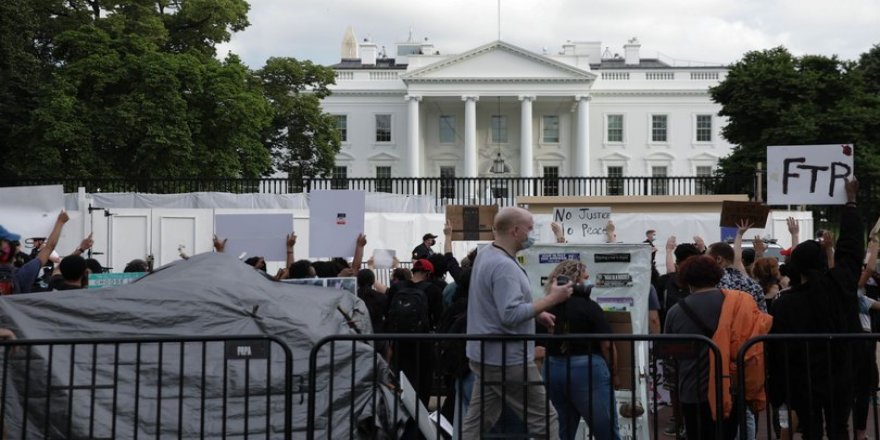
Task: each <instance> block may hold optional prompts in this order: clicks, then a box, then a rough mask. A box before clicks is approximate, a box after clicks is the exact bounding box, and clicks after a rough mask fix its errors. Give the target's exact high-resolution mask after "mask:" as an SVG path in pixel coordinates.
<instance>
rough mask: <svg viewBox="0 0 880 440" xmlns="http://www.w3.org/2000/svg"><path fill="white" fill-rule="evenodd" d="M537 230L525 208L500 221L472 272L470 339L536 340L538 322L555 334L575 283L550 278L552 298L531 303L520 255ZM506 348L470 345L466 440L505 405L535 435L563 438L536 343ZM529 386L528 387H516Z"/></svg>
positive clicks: (502, 215)
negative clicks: (554, 311) (559, 308)
mask: <svg viewBox="0 0 880 440" xmlns="http://www.w3.org/2000/svg"><path fill="white" fill-rule="evenodd" d="M534 228H535V221H534V219H532V214H531V213H529V212H528V211H526V210H525V209H522V208H504V209H502V210H500V211H499V212H498V214H497V215H496V216H495V228H494V229H495V231H494V233H495V241H494V242H492V244H491V245H490V246H486V247H484V248H483V249H481V250H480V252H479V253H478V254H477V258H476V261H475V262H474V265H473V269H472V272H471V285H470V292H469V295H468V297H469V300H468V311H467V332H468V334H470V335H497V334H510V335H533V334H535V322H536V321H537V322H538V323H539V324H541V325H543V326H544V327H546V328H547V329H548V330H550V331H552V329H553V324H554V322H555V317H554V316H553V315H551V314H550V313H547V310H548V309H550V308H551V307H553V306H554V305H556V304H559V303H562V302H564V301H565V300H566V299H568V297H569V296H571V293H572V283H571V282H570V281H569V282H568V283H566V284H565V285H562V286H559V285H557V283H556V280H551V282H552V283H553V286H552V287H551V288H550V293H549V294H547V295H546V296H544V297H542V298H540V299H538V300H536V301H532V292H531V284H530V283H529V277H528V275H527V274H526V271H525V269H523V267H522V266H520V265H519V263H518V262H517V261H516V258H515V256H516V253H517V252H518V251H520V250H522V249H526V248H528V247H530V246H531V245H532V244H534V242H535V236H536V231H535V230H534ZM503 345H505V343H501V342H491V341H489V342H481V341H468V343H467V357H468V359H469V360H470V368H471V371H472V372H473V374H474V375H475V378H476V380H475V381H474V386H473V394H472V396H471V401H470V405H469V407H468V412H467V415H466V416H465V419H464V422H463V436H462V438H464V439H478V438H480V437H481V436H482V435H483V433H485V432H487V431H488V430H489V428H491V427H492V426H493V425H494V424H495V422H496V421H497V420H498V418H499V416H500V415H501V409H502V407H503V406H507V407H508V408H510V409H512V410H513V411H514V412H515V413H517V415H519V417H520V420H525V421H526V424H527V425H528V429H529V435H530V436H536V437H538V436H539V437H540V438H545V435H549V437H546V438H553V439H556V438H559V425H558V419H557V415H556V410H554V409H553V406H552V405H549V404H548V403H547V402H548V400H547V398H546V395H545V390H544V386H543V385H542V379H541V376H540V374H539V372H538V368H537V366H535V343H534V341H529V342H528V343H526V344H523V343H522V341H518V342H510V343H506V347H503V348H502V346H503ZM502 372H503V373H502ZM502 377H503V381H504V383H505V385H504V386H502V385H501V383H502ZM524 380H525V381H527V382H528V383H529V384H528V385H525V384H522V385H520V384H516V383H513V382H524ZM502 388H503V389H504V390H503V392H502ZM502 399H503V400H502ZM481 412H482V414H481Z"/></svg>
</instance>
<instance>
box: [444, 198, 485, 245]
mask: <svg viewBox="0 0 880 440" xmlns="http://www.w3.org/2000/svg"><path fill="white" fill-rule="evenodd" d="M495 214H498V206H497V205H485V206H462V205H449V206H447V207H446V221H447V222H449V226H450V227H451V228H452V241H463V240H473V241H476V240H493V239H494V238H495V237H494V235H493V234H492V225H493V223H494V222H495Z"/></svg>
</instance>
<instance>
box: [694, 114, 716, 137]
mask: <svg viewBox="0 0 880 440" xmlns="http://www.w3.org/2000/svg"><path fill="white" fill-rule="evenodd" d="M697 142H712V115H697Z"/></svg>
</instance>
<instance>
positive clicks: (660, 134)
mask: <svg viewBox="0 0 880 440" xmlns="http://www.w3.org/2000/svg"><path fill="white" fill-rule="evenodd" d="M668 122H669V117H668V116H667V115H651V142H667V139H668V137H667V132H666V130H667V128H668V125H667V123H668Z"/></svg>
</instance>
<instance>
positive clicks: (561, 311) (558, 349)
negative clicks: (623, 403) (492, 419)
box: [544, 260, 620, 440]
mask: <svg viewBox="0 0 880 440" xmlns="http://www.w3.org/2000/svg"><path fill="white" fill-rule="evenodd" d="M559 276H565V277H567V278H568V279H570V280H572V281H573V282H574V284H575V286H576V288H575V289H574V292H575V293H574V294H573V295H572V296H571V297H570V298H568V300H566V301H565V302H563V303H561V304H557V305H555V306H553V308H551V309H550V313H552V314H553V315H554V316H555V317H556V325H555V334H561V335H565V334H583V335H589V334H609V333H613V331H612V330H611V326H610V325H609V324H608V321H607V320H606V319H605V313H604V311H603V310H602V308H601V307H599V304H597V303H596V302H595V301H593V300H592V299H590V288H588V287H586V286H584V282H585V281H586V280H587V277H588V276H589V275H588V273H587V268H586V266H584V265H583V264H582V263H581V262H580V261H576V260H565V261H563V262H561V263H559V264H558V265H557V266H556V268H554V269H553V271H552V272H551V273H550V275H549V276H548V279H551V280H552V279H556V278H557V277H559ZM551 287H552V286H551V285H550V284H548V285H547V286H546V289H545V290H546V291H547V294H549V291H550V289H551ZM615 354H616V353H615V352H614V349H613V345H612V343H611V342H610V341H601V342H597V341H583V342H581V341H558V340H549V341H548V342H547V355H548V357H547V362H546V363H545V364H544V378H545V379H546V380H547V382H548V384H547V392H548V394H549V395H550V400H551V401H552V402H553V406H554V407H555V408H556V411H557V412H558V413H559V435H560V438H561V439H564V440H572V439H574V438H575V434H576V433H577V430H578V424H579V423H580V420H581V419H582V418H583V419H584V420H585V421H586V422H587V424H588V425H589V427H590V429H589V431H590V434H591V435H592V436H594V437H595V438H597V439H600V440H603V439H619V438H620V434H619V428H618V425H617V406H616V404H615V400H614V389H615V388H616V386H615V385H617V384H618V383H619V379H618V378H617V376H616V375H617V373H616V371H615V370H614V365H615V363H616V361H615V359H614V358H615V357H616V356H615Z"/></svg>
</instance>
